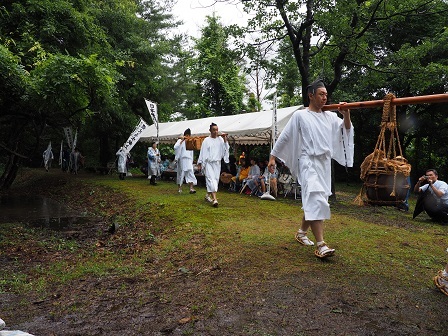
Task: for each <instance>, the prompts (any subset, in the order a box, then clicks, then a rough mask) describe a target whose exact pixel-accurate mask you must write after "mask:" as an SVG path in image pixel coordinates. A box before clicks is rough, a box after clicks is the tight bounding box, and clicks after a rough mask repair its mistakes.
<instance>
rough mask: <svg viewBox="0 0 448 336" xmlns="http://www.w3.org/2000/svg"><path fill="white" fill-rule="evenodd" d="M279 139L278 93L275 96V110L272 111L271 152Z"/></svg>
mask: <svg viewBox="0 0 448 336" xmlns="http://www.w3.org/2000/svg"><path fill="white" fill-rule="evenodd" d="M277 137H278V129H277V92H276V93H275V95H274V108H273V109H272V135H271V150H272V148H274V145H275V142H276V141H277Z"/></svg>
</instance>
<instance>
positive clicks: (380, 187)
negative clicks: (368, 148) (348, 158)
mask: <svg viewBox="0 0 448 336" xmlns="http://www.w3.org/2000/svg"><path fill="white" fill-rule="evenodd" d="M393 98H394V96H393V95H392V94H388V95H386V97H385V98H384V106H383V116H382V121H381V132H380V134H379V136H378V141H377V143H376V146H375V149H374V151H373V153H371V154H370V155H368V156H367V157H366V158H365V159H364V161H363V163H362V164H361V176H360V178H361V180H363V181H364V184H363V187H362V189H361V192H360V194H359V195H358V197H357V199H356V200H355V202H356V203H358V204H362V203H367V204H373V205H398V204H400V203H403V202H404V201H405V200H406V198H407V195H408V191H409V188H410V187H411V186H410V185H409V180H408V177H409V175H410V172H411V165H410V164H409V163H408V162H407V160H406V159H405V158H404V157H403V155H402V150H401V145H400V138H399V136H398V130H397V122H396V109H395V106H393V105H392V104H391V101H392V99H393Z"/></svg>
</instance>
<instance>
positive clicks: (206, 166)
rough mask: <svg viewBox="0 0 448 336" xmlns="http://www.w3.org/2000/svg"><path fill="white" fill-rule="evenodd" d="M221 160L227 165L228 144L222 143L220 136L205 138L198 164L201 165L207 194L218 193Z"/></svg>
mask: <svg viewBox="0 0 448 336" xmlns="http://www.w3.org/2000/svg"><path fill="white" fill-rule="evenodd" d="M222 159H224V162H225V163H229V143H228V142H224V139H223V138H222V137H221V136H218V137H216V138H212V137H207V138H205V139H204V141H203V142H202V145H201V152H200V153H199V158H198V164H201V165H202V171H203V172H204V175H205V184H206V186H207V192H217V191H218V184H219V176H220V174H221V160H222Z"/></svg>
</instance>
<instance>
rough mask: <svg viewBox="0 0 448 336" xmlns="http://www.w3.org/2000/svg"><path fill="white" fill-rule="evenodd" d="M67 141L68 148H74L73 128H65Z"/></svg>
mask: <svg viewBox="0 0 448 336" xmlns="http://www.w3.org/2000/svg"><path fill="white" fill-rule="evenodd" d="M64 133H65V139H66V140H67V144H68V147H69V148H70V149H72V148H73V131H72V128H71V127H64Z"/></svg>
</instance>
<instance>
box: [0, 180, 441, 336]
mask: <svg viewBox="0 0 448 336" xmlns="http://www.w3.org/2000/svg"><path fill="white" fill-rule="evenodd" d="M22 178H23V177H22ZM24 180H26V177H25V178H24ZM50 184H51V186H52V188H48V186H49V185H50ZM43 186H45V187H46V188H44V187H43ZM19 187H20V185H19ZM49 190H51V193H50V192H49ZM21 191H26V192H27V193H30V192H35V193H43V194H45V195H46V196H51V197H52V198H53V199H58V200H59V201H62V202H65V203H66V204H69V205H70V206H71V207H72V208H74V209H75V210H76V211H79V212H84V211H87V212H89V213H90V214H97V215H99V213H98V208H99V207H101V209H102V211H101V216H90V217H89V218H90V219H89V220H88V221H80V222H75V223H73V224H71V225H69V226H67V227H66V228H65V229H64V230H60V231H48V230H45V231H39V230H34V231H33V234H34V236H33V237H30V232H29V231H28V230H27V229H24V228H21V227H20V226H14V227H13V228H12V229H13V230H15V235H22V237H23V241H24V242H26V243H27V244H24V245H22V246H18V245H8V244H3V246H6V247H7V248H6V249H4V250H3V251H0V263H1V265H2V268H3V270H7V271H6V272H5V271H3V273H0V274H3V275H7V274H8V272H15V274H30V272H29V270H30V269H31V268H32V269H33V272H34V273H33V272H31V278H32V281H30V286H31V287H32V288H33V287H34V288H36V289H37V288H39V273H38V271H36V270H38V265H39V264H42V265H47V264H51V263H56V262H60V261H61V260H64V261H66V262H67V273H69V272H70V267H69V266H68V265H69V262H70V260H71V258H77V257H79V258H82V257H83V253H87V252H86V251H89V253H91V251H93V249H92V246H95V247H96V250H95V251H98V249H102V251H104V249H106V250H107V249H108V246H109V245H108V244H109V243H110V241H111V240H113V241H114V244H111V245H110V246H113V247H110V248H109V249H108V252H110V253H111V254H114V255H115V256H116V255H117V254H122V255H121V258H122V259H123V260H126V261H127V262H132V260H133V259H132V255H133V253H136V252H135V251H138V250H139V249H141V248H143V247H142V246H141V245H140V243H139V242H138V240H137V239H134V238H135V236H132V234H131V232H129V236H127V238H126V239H125V238H124V237H123V236H125V235H124V234H123V232H121V233H120V235H110V234H109V233H107V229H108V228H109V226H110V219H107V220H106V218H107V216H105V214H107V213H108V211H111V209H112V207H113V208H114V211H115V212H116V211H117V207H119V208H120V209H121V212H122V213H124V214H127V210H126V209H129V208H130V202H131V201H130V200H129V199H128V198H127V197H126V196H124V195H120V194H117V193H112V192H110V190H108V189H107V188H105V187H100V186H97V187H95V189H94V192H95V193H97V194H98V195H101V197H98V199H101V200H102V201H103V202H104V200H107V202H104V204H101V205H100V204H94V203H89V202H84V201H82V200H83V199H87V197H83V195H88V194H89V193H92V192H93V189H92V186H88V187H86V185H84V184H78V185H77V186H76V188H74V184H73V182H72V180H70V179H67V177H66V176H64V175H61V176H60V177H59V178H58V179H54V178H52V179H51V180H50V179H46V178H40V179H37V180H36V181H35V183H33V184H28V183H27V184H24V185H23V188H17V189H15V190H14V192H16V193H18V192H21ZM143 218H144V216H142V217H141V218H140V217H139V218H136V220H135V226H134V229H135V228H138V227H139V225H140V224H139V223H140V221H142V220H143ZM0 225H3V224H0ZM49 235H50V236H51V237H49ZM1 238H2V236H0V239H1ZM3 239H4V237H3ZM49 239H53V240H57V241H59V242H67V244H69V242H70V241H73V240H74V241H76V242H77V243H78V244H79V245H80V246H82V247H83V248H82V249H81V250H84V252H80V254H79V255H78V256H76V255H73V254H70V251H69V249H60V250H59V251H58V250H57V249H54V248H51V249H49V248H46V247H45V244H42V242H43V241H48V240H49ZM0 241H1V240H0ZM51 246H52V247H54V246H53V245H51ZM272 249H273V250H272V251H269V252H270V253H268V254H260V255H259V257H260V258H261V257H262V260H258V259H257V255H248V256H247V258H243V259H241V260H238V261H237V262H234V263H231V264H226V262H225V260H224V261H222V262H220V263H217V264H210V263H209V262H208V261H207V256H204V255H203V254H201V250H200V249H198V250H195V251H191V253H190V254H188V255H189V257H190V258H191V260H190V264H189V265H191V267H189V268H183V267H179V268H176V267H174V268H173V267H171V269H174V271H165V268H166V265H167V263H170V264H174V265H176V264H177V263H179V260H177V259H178V258H180V257H179V256H177V255H175V254H174V255H172V256H170V257H169V258H170V259H169V260H168V259H159V260H158V259H152V258H148V260H146V262H145V264H144V271H143V272H142V273H140V274H138V275H133V274H126V273H123V274H114V275H112V276H111V275H110V274H107V273H105V275H104V276H92V277H81V278H77V277H75V276H74V277H73V278H74V280H73V281H67V282H65V285H60V286H56V287H54V288H51V290H49V291H37V290H31V291H29V292H27V293H25V294H20V293H16V292H14V291H4V292H1V293H0V317H1V318H2V319H3V320H5V321H6V323H7V325H8V327H9V328H11V329H20V330H25V331H28V332H30V333H32V334H34V335H39V336H40V335H42V336H47V335H48V336H51V335H65V336H66V335H216V336H218V335H219V336H222V335H224V336H225V335H285V336H299V335H316V334H319V335H443V334H448V319H446V316H445V315H446V307H447V304H448V300H447V299H448V298H447V297H445V296H443V295H442V294H440V293H439V292H438V291H437V290H436V289H435V288H434V287H433V286H432V284H431V279H428V285H427V287H425V288H417V289H416V288H414V287H413V286H412V284H409V283H399V282H394V283H390V282H388V281H387V279H382V278H379V277H378V276H377V275H375V273H374V272H372V275H371V276H357V275H356V274H353V272H351V270H350V269H346V270H345V269H344V267H346V266H345V265H344V261H343V259H342V258H339V259H338V258H335V259H332V260H329V261H327V262H321V261H319V260H314V259H313V258H314V257H313V256H312V255H311V254H312V253H303V250H300V249H298V248H297V245H295V244H294V242H291V243H289V242H288V243H285V244H283V245H279V246H274V247H272ZM291 251H294V253H297V260H295V261H292V262H291V263H290V265H289V268H288V270H287V271H285V270H281V269H279V268H277V265H278V258H280V257H282V256H286V255H290V254H291ZM295 251H297V252H295ZM92 253H93V252H92ZM182 258H183V259H184V258H185V257H184V256H183V257H182ZM293 260H294V259H293ZM182 261H185V260H182ZM310 262H312V265H313V267H312V268H304V267H303V264H302V263H310ZM179 264H180V263H179ZM385 267H387V265H385ZM335 269H337V272H334V271H332V270H335ZM345 272H346V276H347V277H345V276H344V273H345ZM33 274H34V278H33V277H32V275H33ZM67 276H69V274H68V275H67ZM347 279H349V281H347ZM0 283H1V282H0Z"/></svg>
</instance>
